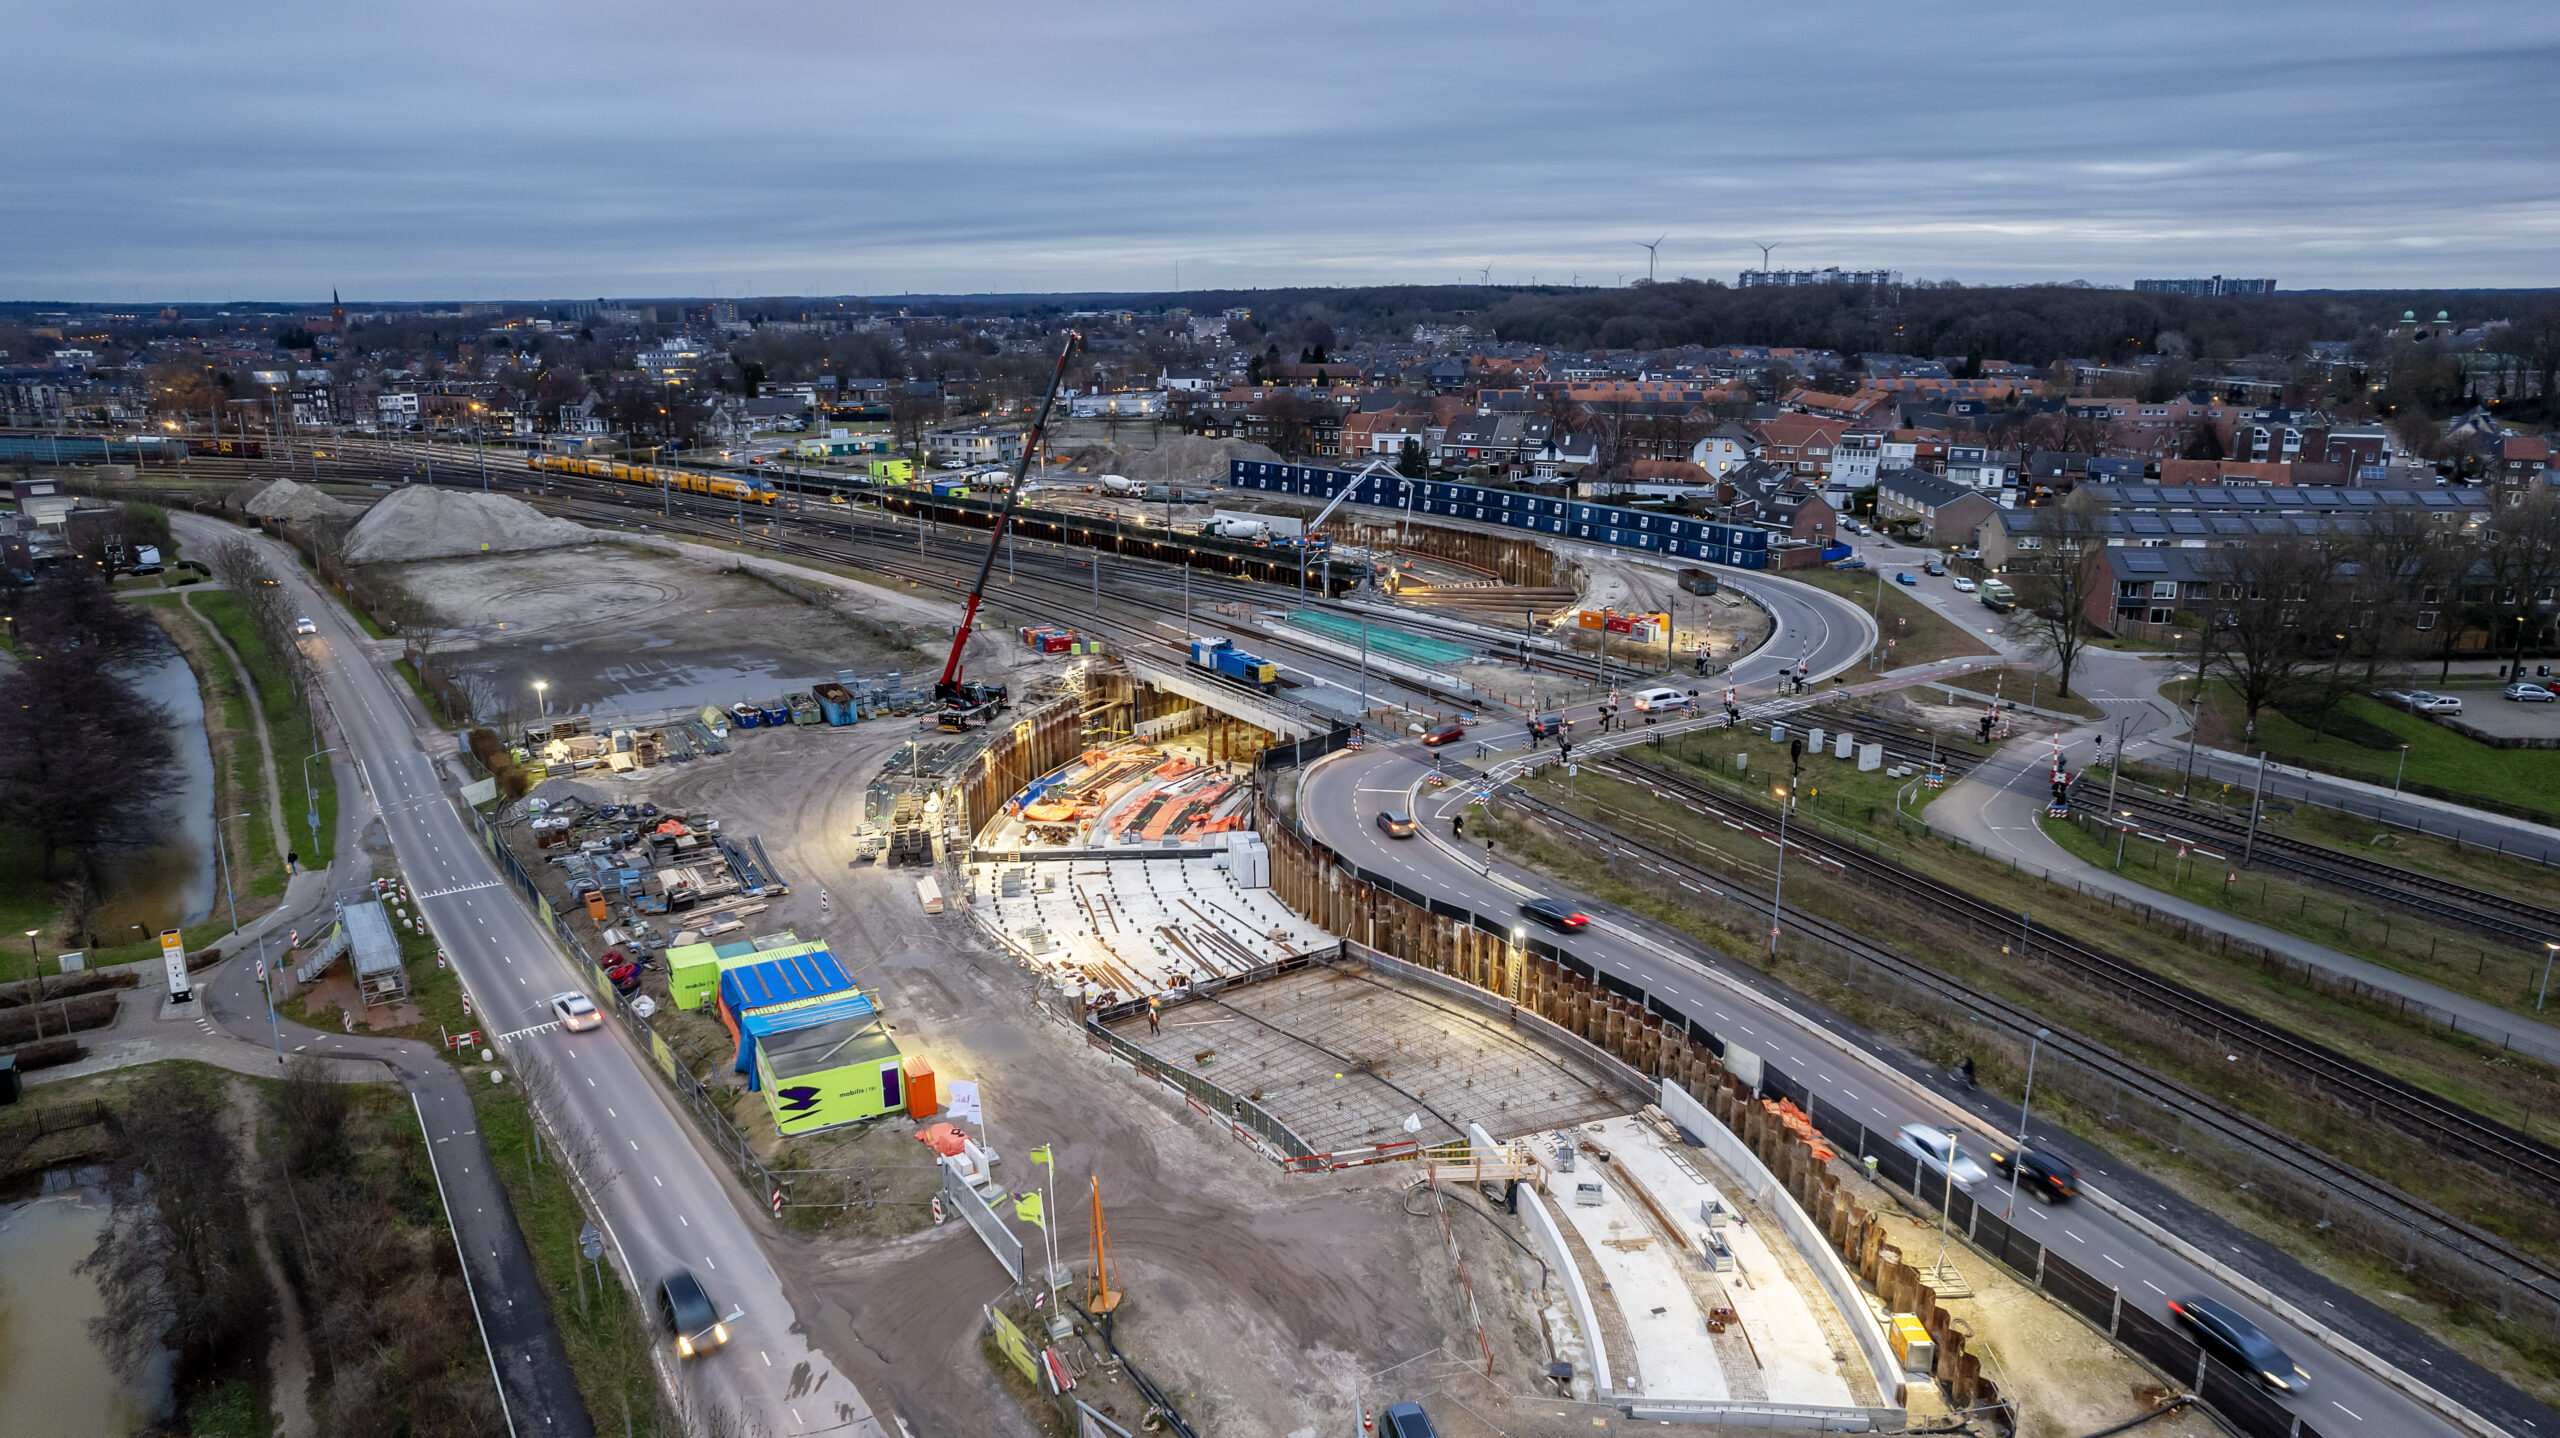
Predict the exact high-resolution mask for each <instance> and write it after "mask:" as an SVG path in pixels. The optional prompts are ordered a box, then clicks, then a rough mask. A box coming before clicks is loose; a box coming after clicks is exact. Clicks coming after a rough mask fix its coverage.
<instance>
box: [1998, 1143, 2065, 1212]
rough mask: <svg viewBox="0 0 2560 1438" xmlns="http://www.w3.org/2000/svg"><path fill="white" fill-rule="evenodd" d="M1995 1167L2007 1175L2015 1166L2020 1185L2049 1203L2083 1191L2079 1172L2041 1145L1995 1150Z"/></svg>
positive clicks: (2058, 1201)
mask: <svg viewBox="0 0 2560 1438" xmlns="http://www.w3.org/2000/svg"><path fill="white" fill-rule="evenodd" d="M1991 1166H1992V1167H1993V1168H1996V1169H1998V1170H2000V1171H2001V1172H2002V1173H2004V1174H2005V1173H2008V1172H2009V1171H2010V1169H2012V1168H2015V1169H2016V1170H2017V1175H2016V1176H2017V1180H2018V1186H2019V1187H2020V1188H2023V1189H2029V1190H2032V1191H2033V1192H2035V1193H2036V1194H2038V1195H2040V1196H2041V1197H2043V1198H2044V1199H2046V1200H2047V1201H2048V1202H2052V1203H2060V1202H2062V1201H2063V1200H2064V1199H2066V1198H2076V1197H2078V1196H2079V1194H2080V1174H2079V1171H2078V1170H2076V1169H2074V1168H2072V1166H2071V1165H2069V1164H2067V1163H2064V1162H2063V1161H2062V1160H2061V1159H2059V1158H2056V1157H2054V1156H2053V1155H2052V1154H2049V1153H2046V1152H2045V1151H2044V1150H2043V1149H2040V1148H2030V1149H2024V1150H2020V1149H2016V1148H1995V1149H1993V1150H1991Z"/></svg>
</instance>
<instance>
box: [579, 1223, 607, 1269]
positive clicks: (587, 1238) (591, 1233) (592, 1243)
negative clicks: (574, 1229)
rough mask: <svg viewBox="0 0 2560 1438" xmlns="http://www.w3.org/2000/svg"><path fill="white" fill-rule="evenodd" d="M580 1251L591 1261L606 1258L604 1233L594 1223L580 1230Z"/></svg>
mask: <svg viewBox="0 0 2560 1438" xmlns="http://www.w3.org/2000/svg"><path fill="white" fill-rule="evenodd" d="M578 1251H579V1252H580V1253H583V1254H585V1255H586V1256H587V1257H588V1258H589V1259H591V1260H592V1259H597V1258H602V1257H604V1231H603V1230H601V1229H599V1228H597V1227H596V1226H595V1225H594V1224H593V1223H589V1224H588V1225H587V1226H586V1227H584V1228H582V1229H579V1230H578Z"/></svg>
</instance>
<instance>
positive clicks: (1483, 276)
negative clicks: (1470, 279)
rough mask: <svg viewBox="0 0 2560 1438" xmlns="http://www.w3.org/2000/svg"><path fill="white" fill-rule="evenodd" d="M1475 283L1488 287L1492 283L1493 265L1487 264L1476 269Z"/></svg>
mask: <svg viewBox="0 0 2560 1438" xmlns="http://www.w3.org/2000/svg"><path fill="white" fill-rule="evenodd" d="M1476 283H1477V284H1480V285H1485V286H1488V287H1490V286H1491V285H1492V284H1493V266H1491V265H1487V266H1485V267H1484V268H1483V269H1480V270H1478V271H1476Z"/></svg>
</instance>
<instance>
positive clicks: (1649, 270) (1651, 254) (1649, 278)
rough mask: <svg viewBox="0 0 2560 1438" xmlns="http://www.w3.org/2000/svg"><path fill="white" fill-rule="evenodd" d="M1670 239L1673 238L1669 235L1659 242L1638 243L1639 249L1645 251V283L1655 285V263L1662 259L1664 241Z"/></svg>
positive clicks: (1644, 241)
mask: <svg viewBox="0 0 2560 1438" xmlns="http://www.w3.org/2000/svg"><path fill="white" fill-rule="evenodd" d="M1669 238H1671V237H1670V236H1669V235H1664V236H1662V238H1661V239H1657V240H1652V241H1646V240H1638V241H1636V245H1637V247H1638V248H1640V249H1642V250H1643V251H1644V282H1645V283H1646V284H1652V283H1653V262H1654V261H1655V260H1658V259H1660V258H1661V257H1662V241H1663V240H1667V239H1669Z"/></svg>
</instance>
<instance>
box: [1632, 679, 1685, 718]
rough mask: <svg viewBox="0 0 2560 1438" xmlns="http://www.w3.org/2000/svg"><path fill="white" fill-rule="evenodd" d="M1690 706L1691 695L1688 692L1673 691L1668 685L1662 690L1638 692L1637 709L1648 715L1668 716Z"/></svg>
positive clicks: (1641, 690) (1642, 690)
mask: <svg viewBox="0 0 2560 1438" xmlns="http://www.w3.org/2000/svg"><path fill="white" fill-rule="evenodd" d="M1689 704H1690V700H1689V695H1688V692H1687V691H1686V690H1681V689H1673V688H1671V687H1670V686H1668V685H1665V686H1664V687H1662V688H1660V689H1640V690H1638V691H1636V708H1637V709H1639V710H1641V711H1643V712H1644V713H1647V714H1667V713H1671V712H1673V711H1675V710H1680V709H1686V708H1688V707H1689Z"/></svg>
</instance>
